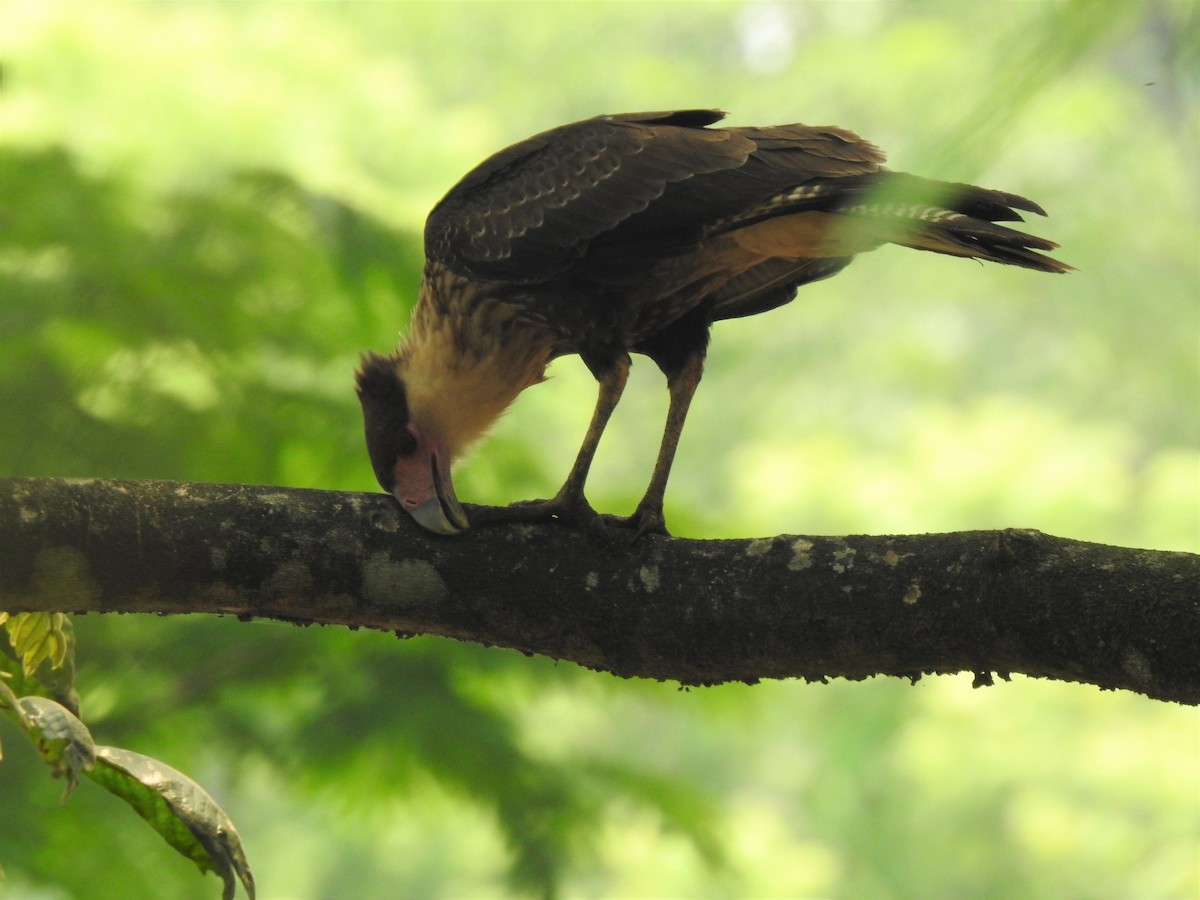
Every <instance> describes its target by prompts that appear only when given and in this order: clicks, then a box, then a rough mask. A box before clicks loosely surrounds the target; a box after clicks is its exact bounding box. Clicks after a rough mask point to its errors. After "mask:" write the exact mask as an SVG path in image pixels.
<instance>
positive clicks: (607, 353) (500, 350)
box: [357, 110, 1070, 534]
mask: <svg viewBox="0 0 1200 900" xmlns="http://www.w3.org/2000/svg"><path fill="white" fill-rule="evenodd" d="M722 115H723V114H722V113H720V112H717V111H713V110H690V111H684V112H663V113H637V114H629V115H617V116H600V117H597V118H594V119H588V120H586V121H583V122H577V123H575V124H572V125H564V126H562V127H560V128H555V129H553V130H551V131H547V132H545V133H543V134H539V135H537V136H535V137H532V138H529V139H528V140H525V141H522V142H521V143H519V144H516V145H515V146H512V147H509V148H508V149H507V150H502V151H501V152H499V153H497V154H496V155H495V156H493V157H491V158H490V159H488V160H486V161H485V162H484V163H483V164H481V165H480V166H479V167H478V168H476V169H475V170H474V171H472V172H470V173H469V174H468V175H467V176H466V177H465V178H463V179H462V181H460V182H459V183H458V184H457V185H456V186H455V187H454V188H452V189H451V191H450V193H448V194H447V195H446V196H445V198H443V199H442V201H441V202H440V203H439V204H438V205H437V206H436V207H435V208H434V210H433V212H432V213H430V215H429V219H428V221H427V222H426V225H425V271H424V277H423V278H422V281H421V289H420V296H419V299H418V301H417V305H416V308H415V310H414V312H413V316H412V324H411V327H410V328H409V332H408V335H407V337H405V338H404V340H403V341H402V342H401V344H400V346H399V347H398V348H397V349H396V350H395V351H394V352H393V353H390V354H388V355H386V356H381V355H377V354H368V355H367V356H366V357H364V359H363V362H362V367H361V369H360V370H359V372H358V376H357V382H358V396H359V399H360V401H361V402H362V408H363V416H364V420H365V426H366V438H367V450H368V453H369V454H370V458H371V464H372V466H373V467H374V470H375V475H376V477H377V478H378V479H379V483H380V485H382V486H383V489H384V490H385V491H388V492H390V493H392V494H393V495H394V496H395V498H396V499H397V500H398V501H399V502H400V505H401V506H402V507H403V508H404V509H405V510H406V511H407V512H409V513H410V514H412V516H413V517H414V518H415V519H416V520H417V521H418V522H419V523H420V524H421V525H423V526H424V527H425V528H427V529H429V530H431V531H435V532H439V533H442V534H452V533H455V532H458V531H461V530H463V529H465V528H466V527H467V517H466V515H465V513H464V511H463V508H462V507H461V506H460V505H459V502H458V500H457V498H456V497H455V494H454V488H453V486H452V483H451V479H450V471H451V467H452V466H453V465H454V462H455V460H456V459H457V458H458V457H459V456H460V455H461V454H462V453H463V452H464V451H465V450H466V449H467V447H468V446H469V445H470V444H471V443H472V442H473V441H474V440H476V439H477V438H479V437H480V436H481V435H482V434H483V433H484V432H485V431H486V430H487V428H488V427H489V426H490V425H491V424H492V423H493V422H495V421H496V419H497V418H498V417H499V416H500V414H501V413H503V412H504V410H505V409H506V408H507V407H508V405H509V404H510V403H512V402H513V400H514V399H516V397H517V395H518V394H520V393H521V392H522V391H523V390H525V388H527V387H529V386H531V385H534V384H537V383H538V382H539V381H542V380H543V378H544V377H545V376H544V372H545V370H546V366H547V365H548V364H549V363H550V361H551V360H553V359H555V358H557V357H559V356H564V355H566V354H570V353H577V354H579V356H581V357H582V358H583V361H584V363H585V364H586V365H587V367H588V369H590V370H591V372H592V374H593V375H594V376H595V377H596V380H597V381H598V382H599V399H598V401H597V403H596V407H595V411H594V413H593V414H592V419H591V424H590V425H589V426H588V429H587V433H586V434H585V436H584V439H583V444H582V446H581V447H580V449H579V454H578V456H577V457H576V459H575V464H574V465H573V466H572V468H571V471H570V473H569V474H568V475H567V479H566V482H565V483H564V484H563V486H562V488H561V490H559V492H558V493H557V494H556V495H555V496H554V497H553V498H552V499H550V500H544V501H538V502H534V503H522V504H516V505H514V506H511V507H507V508H504V509H482V510H479V511H478V513H473V516H475V518H476V521H477V522H478V521H495V520H513V519H519V520H533V519H545V518H559V519H563V520H567V521H571V522H576V523H581V524H591V523H595V522H597V521H598V517H597V515H596V513H594V512H593V511H592V509H591V507H590V506H589V505H588V503H587V500H586V499H585V497H584V482H585V480H586V478H587V474H588V468H589V466H590V465H591V462H592V457H593V455H594V454H595V451H596V446H597V444H598V443H599V441H600V436H601V434H602V433H603V432H604V427H605V424H606V423H607V422H608V419H609V416H610V415H611V413H612V411H613V409H614V408H615V407H616V405H617V402H618V401H619V400H620V399H621V391H622V390H623V388H624V387H625V380H626V376H627V375H628V372H629V365H630V360H629V354H630V353H641V354H644V355H646V356H648V357H650V359H652V360H654V362H655V363H656V364H657V365H658V366H659V368H660V369H662V371H663V373H664V374H665V375H666V378H667V386H668V389H669V391H670V407H669V411H668V413H667V422H666V428H665V431H664V434H663V439H662V445H661V447H660V449H659V453H658V459H657V462H656V463H655V466H654V472H653V475H652V476H651V478H650V484H649V487H648V488H647V490H646V494H645V496H644V497H643V498H642V501H641V502H640V503H639V504H638V506H637V509H636V510H635V511H634V513H633V515H632V516H631V517H629V518H628V519H623V520H613V521H614V522H615V524H625V525H628V526H630V527H632V528H635V529H636V530H637V532H638V533H642V532H660V533H665V531H666V528H665V525H664V522H663V509H662V505H663V493H664V491H665V489H666V486H667V476H668V474H669V473H670V471H671V462H672V460H673V458H674V456H675V448H676V445H677V443H678V441H679V434H680V432H681V431H682V429H683V423H684V418H685V417H686V416H687V411H688V405H689V404H690V403H691V400H692V395H693V394H694V393H695V390H696V386H697V385H698V384H699V382H700V376H701V372H702V369H703V364H704V356H705V349H706V347H707V344H708V334H709V328H710V326H711V325H712V323H713V322H716V321H719V320H721V319H732V318H736V317H738V316H748V315H754V314H757V313H761V312H766V311H767V310H769V309H774V308H775V307H777V306H781V305H783V304H785V303H787V302H788V301H790V300H791V299H792V298H793V297H794V296H795V294H796V289H797V288H798V287H800V286H801V285H803V284H807V283H808V282H810V281H816V280H817V279H820V278H828V277H829V276H830V275H833V274H835V273H836V272H838V271H840V270H841V269H842V268H844V267H845V266H846V265H847V264H848V263H849V262H850V260H851V259H853V258H854V256H855V254H857V253H862V252H863V251H866V250H873V249H874V248H876V247H878V246H880V245H881V244H885V243H892V244H899V245H901V246H904V247H912V248H915V249H917V250H931V251H933V252H935V253H945V254H948V255H951V256H964V257H968V258H972V259H984V260H990V261H992V262H998V263H1008V264H1011V265H1016V266H1022V267H1024V268H1027V269H1037V270H1039V271H1042V272H1065V271H1067V270H1069V269H1070V266H1067V265H1065V264H1064V263H1061V262H1058V261H1056V260H1054V259H1051V258H1049V257H1046V256H1043V255H1042V254H1041V253H1039V252H1038V251H1039V250H1052V249H1054V248H1055V247H1056V246H1057V245H1056V244H1053V243H1051V242H1050V241H1047V240H1043V239H1042V238H1039V237H1034V236H1032V235H1028V234H1023V233H1022V232H1019V231H1015V230H1013V229H1012V228H1008V227H1006V226H1004V225H997V224H994V223H996V222H1004V221H1021V215H1020V213H1019V212H1018V210H1022V211H1026V212H1033V213H1037V214H1038V215H1045V213H1044V212H1043V211H1042V209H1041V207H1039V206H1038V205H1037V204H1036V203H1033V202H1032V201H1030V200H1026V199H1025V198H1024V197H1020V196H1017V195H1016V194H1007V193H1003V192H1001V191H992V190H986V189H984V188H978V187H973V186H971V185H966V184H947V183H944V182H937V181H928V180H926V179H923V178H918V177H917V176H915V175H906V174H903V173H900V172H890V171H888V170H887V169H885V168H884V167H883V161H884V155H883V153H882V152H881V151H880V150H879V149H878V148H877V147H875V146H874V145H873V144H870V143H868V142H867V141H864V140H862V139H861V138H860V137H858V136H857V135H856V134H853V133H851V132H849V131H846V130H844V129H841V128H835V127H829V126H817V127H813V126H808V125H781V126H777V127H770V128H710V127H708V126H710V125H712V124H714V123H715V122H717V121H719V120H720V119H721V118H722ZM606 518H607V517H606Z"/></svg>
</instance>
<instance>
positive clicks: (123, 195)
mask: <svg viewBox="0 0 1200 900" xmlns="http://www.w3.org/2000/svg"><path fill="white" fill-rule="evenodd" d="M1196 10H1197V7H1196V6H1195V4H1193V3H1189V2H1185V0H1179V2H1167V0H1153V2H1152V0H1147V2H1143V3H1137V4H1134V3H1126V2H1123V0H1111V2H1104V0H1074V2H1069V3H1061V4H1058V3H1054V4H1052V3H1017V2H1011V0H1010V2H998V3H962V2H936V0H933V2H931V0H904V2H869V0H864V2H857V3H779V2H713V3H705V4H667V3H661V4H660V3H639V4H623V3H553V4H549V3H495V4H462V3H454V2H446V3H424V4H422V3H357V4H354V3H323V4H292V3H286V2H262V3H259V2H243V3H237V4H227V3H215V2H213V3H207V2H189V3H186V4H162V3H159V4H151V3H143V4H111V3H99V4H72V3H54V2H19V0H9V2H7V3H5V4H4V5H2V6H0V65H2V70H0V71H2V73H3V74H2V78H0V417H2V419H0V421H2V422H3V427H2V428H0V472H3V473H4V474H10V475H72V476H97V477H125V478H176V479H192V480H205V481H219V480H227V481H249V482H267V483H280V484H289V485H297V486H312V487H327V488H345V489H362V490H373V489H374V484H373V481H372V477H371V473H370V470H369V467H368V466H367V465H366V462H365V459H364V454H363V451H362V448H361V437H360V424H359V420H358V418H359V417H358V411H357V408H356V404H355V401H354V397H353V392H352V386H351V383H352V372H353V368H354V365H355V361H356V357H357V354H358V353H359V352H360V351H362V350H366V349H375V350H383V349H386V348H387V347H388V346H389V345H390V344H391V343H392V342H393V341H394V338H395V335H396V333H397V332H398V331H399V330H401V329H402V328H403V326H404V323H405V321H406V317H407V309H408V306H409V305H410V304H411V302H412V300H413V298H414V293H415V287H416V284H417V281H418V278H419V272H420V264H421V248H420V240H419V233H420V227H421V221H422V217H423V215H424V213H425V211H426V210H428V208H429V207H430V206H431V205H432V204H433V202H435V201H436V199H437V198H438V197H439V196H440V194H441V193H443V192H444V191H445V190H446V189H447V188H448V187H449V186H450V185H451V184H452V183H453V182H454V181H455V180H456V179H457V178H458V177H459V176H461V175H462V174H463V173H464V172H465V171H466V170H467V169H469V168H470V167H471V166H472V165H474V164H475V163H477V162H479V161H480V160H481V159H482V158H483V157H484V156H486V155H487V154H488V153H490V152H492V151H494V150H496V149H498V148H499V147H501V146H503V145H505V144H507V143H509V142H511V141H513V140H516V139H519V138H521V137H523V136H525V135H527V134H529V133H532V132H534V131H537V130H541V129H543V128H547V127H551V126H553V125H556V124H560V123H562V122H566V121H569V120H572V119H575V118H581V117H584V116H589V115H593V114H596V113H599V112H620V111H628V110H634V109H656V108H657V109H666V108H672V107H680V106H719V107H723V108H726V109H728V110H730V112H731V113H732V114H733V121H735V122H737V123H756V124H768V123H775V122H788V121H797V120H799V121H806V122H809V123H812V124H820V123H826V122H828V123H836V124H840V125H843V126H846V127H849V128H852V129H855V130H857V131H860V132H861V133H862V134H864V135H865V136H866V137H868V138H870V139H872V140H874V141H876V142H878V143H879V144H880V145H881V146H883V147H885V148H886V149H888V150H889V152H890V156H891V159H892V164H893V165H894V167H895V168H898V169H906V170H911V171H917V172H919V173H921V174H925V175H929V176H933V177H939V178H944V179H947V180H972V181H975V182H977V183H982V184H985V185H989V186H994V187H999V188H1003V189H1007V190H1012V191H1016V192H1018V193H1022V194H1025V195H1028V196H1030V197H1032V198H1034V199H1036V200H1037V201H1038V202H1039V203H1042V204H1043V205H1044V206H1045V207H1046V208H1047V209H1048V210H1050V212H1051V215H1052V218H1051V219H1049V220H1048V221H1046V222H1043V221H1040V220H1039V221H1037V222H1036V223H1031V228H1033V230H1035V231H1036V232H1037V233H1039V234H1044V235H1046V236H1049V237H1052V238H1053V239H1055V240H1057V241H1059V242H1060V243H1062V245H1063V250H1062V251H1061V252H1060V254H1059V255H1060V256H1061V257H1062V258H1063V259H1065V260H1067V261H1069V262H1071V263H1072V264H1074V265H1075V266H1077V267H1078V268H1079V271H1078V272H1077V273H1074V274H1072V275H1070V276H1067V277H1063V278H1057V277H1050V276H1044V275H1038V274H1034V273H1029V272H1023V271H1016V270H1011V271H1010V270H1008V269H1003V268H999V267H981V266H978V265H975V264H970V263H965V262H962V261H957V260H948V259H944V258H938V257H934V256H932V255H930V254H916V253H912V252H909V251H902V250H898V249H895V248H885V249H883V250H880V251H878V252H877V253H874V254H871V255H870V256H869V257H867V258H864V259H862V260H859V261H858V262H856V263H855V265H853V266H851V267H850V268H849V269H848V270H847V271H846V272H845V273H843V274H842V275H840V276H838V277H837V278H836V279H834V280H832V281H829V282H823V283H820V284H816V285H812V286H809V287H806V288H805V289H804V290H803V292H802V294H801V296H800V298H799V299H798V300H797V301H796V302H795V303H794V304H793V305H792V306H789V307H787V308H785V309H783V310H780V311H778V312H775V313H772V314H770V315H768V316H762V317H757V318H753V319H748V320H742V321H737V322H729V323H723V324H722V325H721V326H720V327H719V328H718V329H717V331H716V333H715V338H714V344H713V349H712V353H711V363H710V368H709V373H710V374H709V376H708V378H707V380H706V382H705V385H704V387H703V388H702V390H701V391H700V393H699V395H698V400H697V403H696V405H695V407H694V408H693V414H692V419H691V421H690V422H689V427H688V429H687V431H686V432H685V434H684V438H683V447H682V449H681V455H680V459H679V462H678V464H677V466H676V469H675V472H674V475H673V478H672V490H671V492H670V493H669V494H668V498H667V499H668V511H667V512H668V517H669V518H670V520H671V522H672V527H673V528H674V529H675V530H676V531H677V533H680V534H684V535H690V536H705V537H716V536H729V535H749V534H769V533H775V532H780V531H793V532H796V531H806V532H850V531H858V532H887V531H907V532H916V531H932V530H947V529H958V528H986V527H995V526H1023V527H1037V528H1042V529H1045V530H1048V531H1051V532H1057V533H1060V534H1066V535H1070V536H1072V537H1077V538H1084V539H1091V540H1098V541H1107V542H1113V543H1126V544H1132V545H1138V546H1153V547H1159V548H1162V549H1182V550H1192V551H1195V550H1197V549H1200V508H1198V507H1200V453H1198V450H1197V447H1198V444H1200V353H1198V352H1197V350H1198V343H1197V342H1198V339H1200V258H1198V254H1197V246H1198V242H1200V186H1198V184H1197V181H1196V169H1195V165H1196V154H1197V149H1198V148H1197V137H1196V136H1197V133H1198V132H1197V127H1198V121H1197V112H1196V111H1197V108H1198V101H1200V84H1198V81H1197V74H1196V73H1197V72H1198V71H1200V58H1198V55H1197V54H1198V42H1197V40H1196V35H1197V34H1198V33H1200V20H1198V18H1197V11H1196ZM652 368H653V367H651V366H647V365H640V366H635V370H634V378H633V379H632V381H631V386H630V391H629V392H627V395H626V401H625V402H624V403H623V405H622V407H621V409H620V410H619V412H618V415H617V417H616V419H615V420H614V423H613V427H612V428H611V429H610V433H609V434H607V435H606V438H605V444H604V445H603V446H602V448H601V455H600V457H599V459H598V461H597V465H596V468H595V470H594V472H595V477H594V482H593V486H592V491H591V493H592V497H593V500H594V501H595V502H596V503H597V505H598V506H599V507H601V508H603V509H606V510H611V511H622V510H625V509H628V508H630V507H631V506H632V504H633V503H634V502H636V499H637V497H638V496H639V495H640V492H641V489H642V488H643V487H644V484H645V479H646V477H647V475H648V472H649V469H650V465H651V462H652V454H653V452H654V449H655V445H656V441H657V434H658V429H659V427H660V424H661V417H662V415H663V413H664V411H665V396H664V395H665V391H663V390H662V385H661V378H660V377H659V376H658V375H657V374H656V373H655V372H652V371H650V370H651V369H652ZM555 375H556V377H555V378H554V379H553V380H552V382H551V383H550V384H548V385H545V386H542V387H539V388H537V389H536V390H534V391H530V392H529V393H528V394H527V395H525V396H523V397H522V398H521V400H520V401H519V402H518V404H517V405H516V407H515V408H514V410H513V412H512V413H511V414H510V415H509V416H508V417H506V418H505V420H504V421H503V422H502V423H501V424H500V425H499V426H498V427H497V429H496V433H495V434H494V436H493V437H492V438H491V439H490V441H489V442H488V443H487V445H486V446H485V447H484V448H482V449H481V450H480V451H479V452H478V453H477V454H476V455H475V456H474V457H473V458H472V459H470V460H469V461H468V462H467V463H466V465H465V466H464V468H463V470H462V472H461V473H460V475H459V477H458V479H457V483H458V487H459V492H460V495H461V496H462V497H463V498H464V499H466V500H470V501H476V502H495V503H499V502H507V501H509V500H511V499H515V498H519V497H530V496H544V495H546V494H547V493H548V492H550V491H552V490H553V489H554V488H555V487H556V486H557V483H558V481H559V479H561V477H562V475H563V473H564V472H565V470H566V468H567V466H568V465H569V462H570V459H571V458H572V454H573V453H574V450H575V448H576V445H577V442H578V440H579V437H580V435H581V434H582V431H583V427H584V424H585V420H586V417H587V415H588V412H589V410H590V406H591V402H592V397H593V392H594V386H593V384H592V382H591V380H590V377H589V376H588V375H587V374H586V372H585V371H583V369H582V366H580V365H578V364H577V362H576V361H572V360H564V361H563V362H561V363H559V364H556V366H555ZM751 397H752V398H753V402H746V398H751ZM1131 602H1136V601H1131ZM76 628H77V634H78V639H79V660H78V661H79V687H80V691H81V694H82V701H83V707H82V710H83V715H84V718H85V720H86V721H87V722H88V724H89V725H90V727H91V728H92V730H93V732H94V733H95V734H96V735H97V737H98V738H99V739H101V740H103V741H105V742H106V743H112V744H119V745H121V746H126V747H130V748H131V749H135V750H138V751H140V752H143V753H148V754H150V755H153V756H156V757H158V758H160V759H163V760H164V761H166V762H168V763H170V764H172V765H174V766H176V767H177V768H179V769H181V770H182V771H185V772H187V773H188V774H189V775H191V776H192V777H194V778H196V779H197V780H198V781H200V782H201V783H202V784H203V785H204V786H205V787H206V788H207V789H208V790H210V791H211V792H212V793H213V794H214V795H215V796H216V797H217V799H218V800H219V801H220V802H221V804H222V806H223V807H224V808H225V809H226V810H227V811H228V812H229V813H230V815H231V816H232V817H233V818H234V820H235V821H236V822H237V824H238V826H239V829H240V831H241V834H242V837H243V840H244V842H245V844H246V849H247V852H248V854H249V856H250V861H251V864H252V865H253V867H254V870H255V874H256V876H257V879H258V882H259V885H260V889H261V896H264V897H297V898H308V897H311V898H323V897H331V898H332V897H344V896H361V897H372V896H421V897H439V896H442V897H456V896H496V895H501V894H505V893H507V892H509V891H513V890H536V891H543V892H549V891H551V890H553V889H554V888H556V887H557V888H558V889H559V890H560V891H561V893H563V894H564V895H567V896H594V897H601V896H689V897H717V896H762V897H785V896H786V897H796V896H834V897H863V896H870V897H921V898H927V897H960V896H973V897H997V898H1001V897H1023V898H1028V897H1032V898H1038V897H1046V898H1055V897H1064V896H1091V897H1113V898H1117V897H1129V896H1139V897H1180V898H1183V897H1193V896H1196V895H1197V894H1198V893H1200V866H1198V863H1197V852H1196V850H1197V842H1198V841H1200V719H1198V718H1197V715H1196V714H1195V713H1194V711H1191V710H1183V709H1178V708H1173V707H1169V706H1166V705H1162V704H1155V703H1151V702H1149V701H1145V700H1143V699H1141V698H1138V697H1134V696H1126V695H1113V694H1102V693H1100V692H1098V691H1094V690H1092V689H1090V688H1085V687H1078V686H1072V685H1063V684H1045V683H1032V682H1028V681H1020V680H1018V681H1017V682H1014V683H1012V684H1002V685H999V686H997V687H995V688H992V689H989V690H983V691H972V690H971V689H970V686H969V679H958V678H940V679H932V680H926V681H923V682H921V683H919V684H917V685H916V686H909V685H907V684H906V683H900V682H872V683H865V684H845V683H837V684H830V685H802V684H793V683H779V684H764V685H759V686H756V687H753V688H748V687H744V686H729V687H724V688H720V689H710V690H704V691H692V692H680V691H677V690H675V689H674V688H672V687H671V686H670V685H658V684H650V683H636V682H633V683H626V682H617V681H616V680H615V679H612V678H610V677H607V676H604V675H599V674H596V673H591V672H586V671H582V670H579V669H577V668H576V667H574V666H570V665H566V664H563V665H556V664H554V663H553V662H551V661H549V660H544V659H526V658H524V657H522V656H520V655H519V654H515V653H512V652H509V651H501V650H494V649H491V650H488V649H483V648H478V647H473V646H466V645H458V644H454V643H451V642H447V641H437V640H433V639H413V640H408V641H404V642H399V641H397V640H396V639H395V638H393V637H392V636H389V635H382V634H375V633H363V632H347V631H343V630H335V629H307V630H300V629H296V628H293V627H290V626H283V625H278V624H271V623H254V624H243V623H238V622H236V621H232V620H223V619H212V618H196V619H194V620H193V619H172V620H151V619H133V618H128V617H121V618H114V617H84V618H81V619H78V620H77V622H76ZM5 747H6V750H7V751H8V756H7V757H6V759H5V760H4V761H3V763H2V764H0V797H2V798H3V800H2V805H0V809H2V810H3V812H2V813H0V860H2V861H3V865H4V868H5V871H6V873H7V881H6V882H5V884H4V887H3V891H4V892H5V896H6V897H7V896H12V897H21V898H24V897H34V896H36V897H79V898H83V897H88V898H105V897H113V898H116V897H121V898H129V897H163V896H172V897H193V896H194V897H208V896H215V895H216V890H217V888H216V883H215V881H213V880H212V879H208V880H201V879H198V878H197V877H196V875H195V873H194V870H193V869H192V868H191V866H190V864H189V863H187V862H186V861H185V860H182V859H176V858H174V854H173V853H171V852H170V851H169V850H167V849H166V848H165V847H163V846H162V845H161V844H160V843H159V842H158V839H157V837H156V836H155V835H154V834H153V833H152V832H151V831H150V830H149V829H146V828H144V827H143V826H141V825H140V824H138V823H136V822H135V820H134V818H133V817H132V816H131V815H130V814H129V813H128V811H127V810H125V809H122V808H121V805H120V803H119V802H118V801H115V800H113V799H112V798H109V797H105V796H102V795H101V793H102V792H99V791H88V790H80V791H78V792H76V794H75V795H74V796H73V797H72V798H71V801H70V803H69V804H68V805H67V806H66V807H65V808H58V807H57V800H58V795H59V791H58V788H57V786H55V785H53V784H51V783H49V782H48V781H47V780H46V778H45V776H44V773H43V772H42V771H41V767H40V763H38V762H37V760H36V759H35V758H33V756H32V752H31V751H29V752H22V750H23V748H21V747H20V746H19V744H18V743H17V742H13V741H9V742H7V743H6V745H5ZM25 749H27V748H25Z"/></svg>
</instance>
